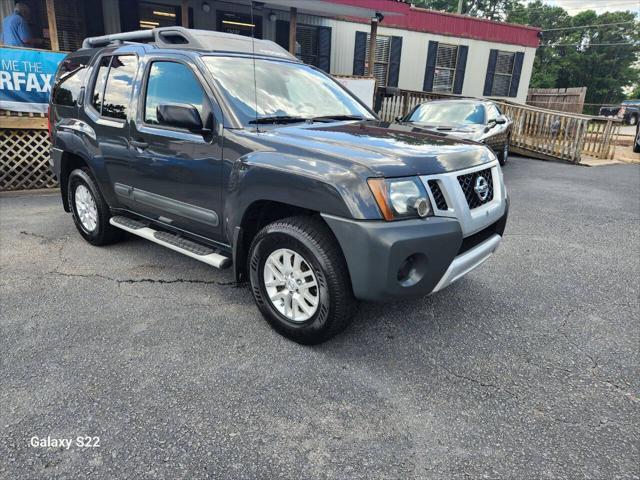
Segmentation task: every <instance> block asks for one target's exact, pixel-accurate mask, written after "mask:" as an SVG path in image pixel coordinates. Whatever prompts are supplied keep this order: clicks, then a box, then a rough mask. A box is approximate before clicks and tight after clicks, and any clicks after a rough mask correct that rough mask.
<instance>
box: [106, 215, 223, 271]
mask: <svg viewBox="0 0 640 480" xmlns="http://www.w3.org/2000/svg"><path fill="white" fill-rule="evenodd" d="M109 223H110V224H111V225H113V226H114V227H117V228H120V229H122V230H124V231H126V232H129V233H133V234H134V235H137V236H139V237H142V238H146V239H147V240H151V241H152V242H153V243H157V244H158V245H162V246H163V247H167V248H170V249H171V250H175V251H176V252H180V253H182V254H184V255H186V256H187V257H191V258H195V259H196V260H199V261H201V262H204V263H206V264H207V265H211V266H212V267H216V268H221V269H222V268H227V267H229V266H230V265H231V259H230V258H229V257H225V256H224V255H220V254H219V253H217V252H216V251H215V250H214V249H213V248H210V247H208V246H206V245H202V244H200V243H196V242H192V241H191V240H187V239H186V238H184V237H181V236H179V235H176V234H174V233H169V232H163V231H160V230H154V229H153V228H150V227H149V226H148V225H147V224H145V223H143V222H139V221H138V220H134V219H132V218H129V217H122V216H117V217H111V219H110V220H109Z"/></svg>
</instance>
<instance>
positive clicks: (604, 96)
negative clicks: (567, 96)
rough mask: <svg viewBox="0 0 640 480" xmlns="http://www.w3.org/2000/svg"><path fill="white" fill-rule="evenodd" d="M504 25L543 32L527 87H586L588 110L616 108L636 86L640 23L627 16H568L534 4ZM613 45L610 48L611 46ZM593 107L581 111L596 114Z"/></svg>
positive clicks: (520, 9) (517, 11) (515, 11)
mask: <svg viewBox="0 0 640 480" xmlns="http://www.w3.org/2000/svg"><path fill="white" fill-rule="evenodd" d="M507 20H508V21H510V22H514V23H526V24H529V25H533V26H537V27H540V28H542V29H543V30H544V32H543V38H542V42H541V45H540V48H538V51H537V53H536V58H535V61H534V68H533V74H532V77H531V85H530V86H531V87H540V88H566V87H583V86H584V87H587V96H586V101H585V103H587V104H605V103H617V102H619V101H621V100H622V99H623V98H624V92H623V89H624V87H626V86H630V85H632V84H634V83H635V82H637V79H638V70H636V69H634V67H633V65H634V63H635V62H637V61H638V59H639V52H640V23H639V22H638V21H637V20H636V18H635V16H634V14H633V13H631V12H605V13H603V14H601V15H598V14H597V13H596V12H594V11H592V10H587V11H584V12H581V13H579V14H577V15H574V16H569V15H568V14H567V12H566V11H565V10H563V9H562V8H560V7H550V6H546V5H544V4H542V2H540V1H539V0H537V1H535V2H532V3H529V4H528V5H526V6H520V7H516V8H514V9H513V10H512V11H511V12H510V13H509V15H508V17H507ZM612 44H614V45H612ZM597 108H598V106H597V105H592V106H588V108H586V109H585V110H586V111H587V112H589V113H595V112H596V111H597Z"/></svg>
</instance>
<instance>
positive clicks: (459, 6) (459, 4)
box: [458, 0, 462, 14]
mask: <svg viewBox="0 0 640 480" xmlns="http://www.w3.org/2000/svg"><path fill="white" fill-rule="evenodd" d="M458 13H459V14H462V0H458Z"/></svg>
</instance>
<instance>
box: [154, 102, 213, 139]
mask: <svg viewBox="0 0 640 480" xmlns="http://www.w3.org/2000/svg"><path fill="white" fill-rule="evenodd" d="M157 115H158V123H159V124H160V125H166V126H168V127H175V128H184V129H186V130H189V131H191V132H194V133H202V132H204V127H203V125H202V119H201V118H200V114H199V113H198V110H196V108H195V107H193V106H191V105H178V104H162V105H158V108H157Z"/></svg>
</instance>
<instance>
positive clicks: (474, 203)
mask: <svg viewBox="0 0 640 480" xmlns="http://www.w3.org/2000/svg"><path fill="white" fill-rule="evenodd" d="M478 177H484V179H485V180H486V181H487V183H488V186H489V194H488V195H487V198H485V199H484V200H481V199H480V197H478V194H477V193H476V191H475V186H476V181H477V180H478ZM458 182H460V187H462V192H463V193H464V196H465V198H466V199H467V203H468V204H469V208H476V207H479V206H480V205H484V204H485V203H489V202H490V201H491V200H493V178H492V176H491V169H490V168H487V169H486V170H480V171H478V172H473V173H467V174H466V175H460V176H459V177H458Z"/></svg>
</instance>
